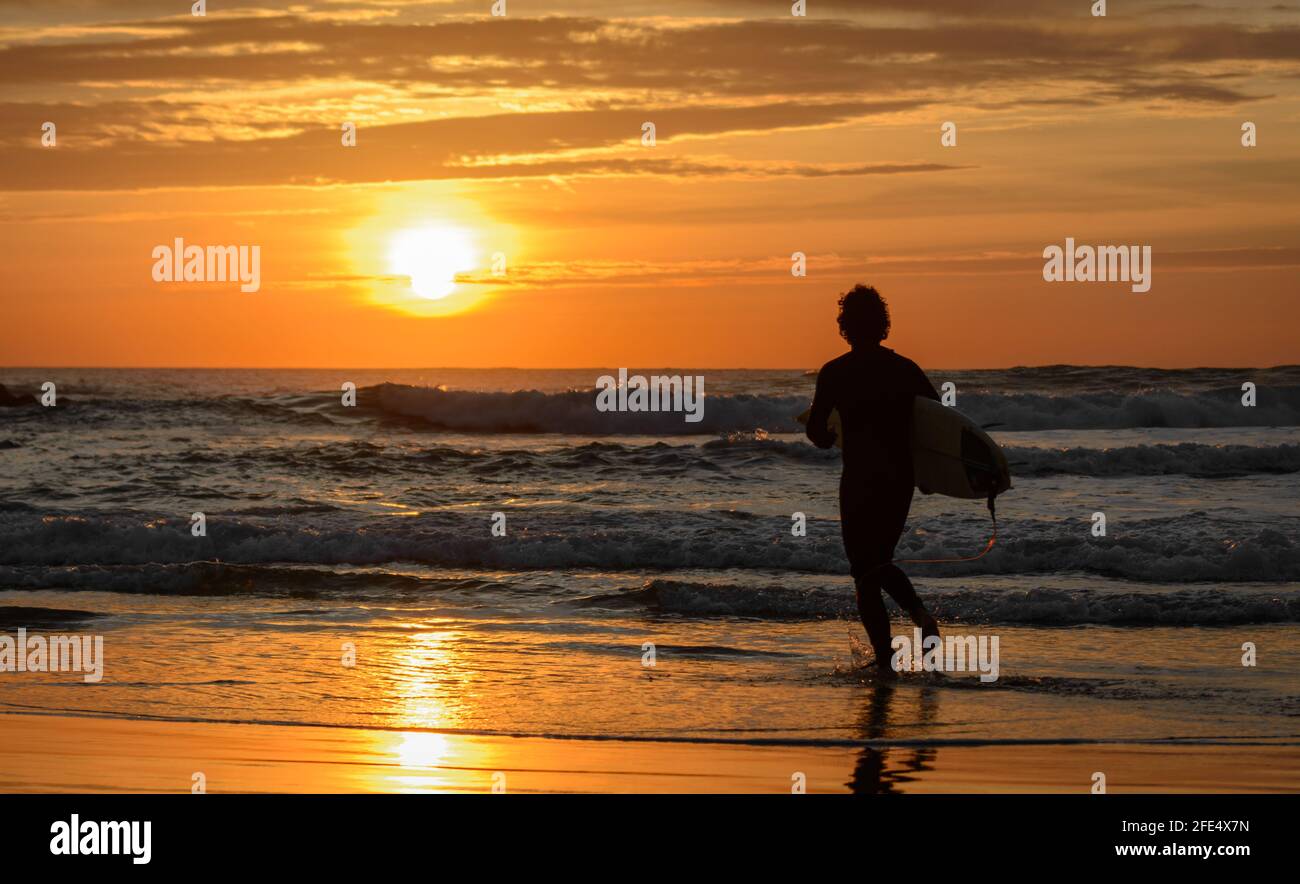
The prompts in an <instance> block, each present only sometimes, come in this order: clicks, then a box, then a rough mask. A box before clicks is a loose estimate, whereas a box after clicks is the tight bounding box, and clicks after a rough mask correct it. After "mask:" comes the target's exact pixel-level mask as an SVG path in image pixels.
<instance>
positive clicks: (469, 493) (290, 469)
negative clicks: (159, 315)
mask: <svg viewBox="0 0 1300 884" xmlns="http://www.w3.org/2000/svg"><path fill="white" fill-rule="evenodd" d="M632 371H633V372H634V373H635V372H639V373H642V374H651V373H661V374H685V373H689V374H692V375H702V376H703V377H704V379H705V396H706V398H705V406H704V413H703V420H701V421H700V422H698V423H688V422H686V421H684V420H683V416H682V415H681V414H674V413H602V412H598V411H597V410H596V409H595V408H594V399H595V393H594V387H595V384H596V380H597V378H598V377H599V376H600V375H603V374H615V373H616V372H617V370H616V369H583V370H564V371H549V370H547V371H542V370H516V369H494V370H468V369H424V370H391V371H387V370H355V371H353V370H162V369H159V370H144V369H141V370H107V369H57V370H55V369H48V370H46V369H4V370H0V382H2V383H4V384H5V386H6V387H7V388H8V389H9V391H10V392H11V393H16V392H35V393H37V394H38V395H39V392H40V387H41V384H42V383H44V382H46V381H52V382H54V383H55V385H56V389H57V395H58V403H59V406H58V407H57V408H53V409H51V408H41V407H38V406H28V407H18V408H0V618H3V619H2V620H0V627H2V628H3V630H6V631H7V633H8V634H10V635H12V634H14V632H15V630H16V629H17V628H18V627H20V626H21V627H26V628H27V629H28V630H29V631H43V632H46V633H56V634H58V633H77V634H94V635H100V636H102V637H103V641H104V677H103V679H102V680H101V681H99V682H97V683H87V682H86V681H85V680H84V679H82V678H81V677H80V676H77V675H75V674H70V673H67V672H48V673H27V674H26V677H24V678H15V677H12V676H3V675H0V709H3V710H7V711H10V712H45V713H64V714H67V713H92V714H102V715H113V716H129V717H137V718H160V719H168V720H172V719H175V720H187V721H222V722H261V723H272V724H275V723H283V724H308V725H350V726H360V727H370V728H405V729H419V728H427V729H431V730H435V731H449V732H470V733H492V734H505V735H515V734H523V735H533V736H544V737H545V736H551V737H557V738H559V737H576V736H588V737H595V738H601V739H615V738H621V739H633V740H642V739H656V740H680V741H686V742H698V741H706V742H714V741H734V742H745V743H755V744H772V743H780V744H799V743H801V742H803V743H807V744H809V745H821V744H835V745H839V744H843V745H856V744H863V745H866V744H879V743H881V742H882V741H883V742H884V743H890V744H896V745H898V746H900V747H912V749H913V750H914V751H915V752H916V753H918V754H917V757H918V758H919V759H921V760H920V761H918V762H917V763H922V764H923V763H924V753H925V751H926V748H927V747H930V746H934V745H944V744H961V745H986V744H987V745H991V744H998V743H1010V744H1015V743H1016V742H1017V741H1042V742H1048V743H1061V744H1068V743H1074V742H1085V743H1086V742H1090V741H1092V742H1105V741H1111V740H1128V741H1132V740H1139V741H1152V742H1157V743H1159V742H1179V743H1181V742H1188V741H1191V742H1255V743H1279V742H1280V743H1283V744H1287V743H1289V742H1290V741H1293V740H1294V739H1295V738H1296V737H1297V735H1298V733H1300V720H1298V719H1297V716H1300V697H1298V696H1297V694H1298V692H1297V690H1296V678H1295V673H1296V672H1297V671H1300V627H1298V626H1297V623H1298V622H1300V507H1297V500H1300V367H1297V366H1288V367H1280V368H1271V369H1253V368H1252V369H1232V370H1228V369H1192V370H1154V369H1139V368H1127V367H1109V366H1108V367H1079V366H1049V367H1039V368H1017V369H1007V370H981V371H943V370H930V371H929V372H928V374H929V376H930V378H931V380H932V381H933V382H934V383H935V385H936V386H939V385H941V384H943V383H945V382H951V383H952V384H954V385H955V390H956V396H957V402H956V405H957V407H958V408H959V409H961V410H962V411H963V412H965V413H966V414H968V415H970V416H971V417H972V418H974V419H975V420H976V421H978V422H980V423H982V424H988V425H991V426H990V429H989V432H990V434H991V435H992V436H993V437H994V438H995V439H996V440H997V441H998V442H999V443H1000V444H1001V445H1002V446H1004V448H1005V451H1006V454H1007V457H1008V459H1009V461H1010V462H1011V464H1012V474H1013V482H1014V487H1013V488H1012V489H1011V490H1010V491H1008V492H1006V493H1005V494H1004V495H1002V497H1000V498H999V500H998V542H997V544H996V545H995V546H994V548H993V549H992V551H991V552H990V553H989V554H988V555H987V556H985V557H983V558H981V559H979V560H978V561H973V562H964V563H941V564H929V565H909V566H907V568H906V570H907V571H908V573H909V574H910V575H911V577H912V579H913V581H914V582H915V584H916V586H917V589H918V592H919V593H920V595H921V596H922V598H923V599H924V601H925V602H926V604H927V606H928V607H929V608H930V609H931V611H932V612H933V613H934V614H935V615H936V616H937V617H938V619H939V620H940V623H941V626H942V629H943V630H944V632H945V633H950V634H958V635H982V636H997V637H998V639H999V649H1000V662H999V673H998V678H997V680H996V681H992V682H987V683H985V682H981V681H980V680H979V679H978V677H976V675H975V674H969V673H968V674H958V673H925V672H918V673H904V674H903V676H902V677H901V678H900V679H899V681H898V683H897V684H888V683H885V682H881V681H879V680H878V679H876V678H875V677H874V676H873V675H872V674H871V670H870V669H866V668H864V667H863V663H864V660H865V657H866V656H867V655H869V652H867V651H865V650H864V647H865V636H864V635H863V632H862V628H861V625H860V624H859V623H858V621H857V618H856V610H855V607H854V603H853V593H852V585H851V582H850V580H849V578H848V576H847V562H846V560H845V557H844V553H843V550H842V547H841V545H840V534H839V525H838V515H837V514H838V502H837V496H836V495H837V479H838V472H839V456H838V454H837V453H836V452H835V451H822V450H819V449H816V448H814V447H813V446H812V445H810V444H809V443H808V442H807V441H806V440H805V439H804V438H803V437H802V435H801V434H800V433H799V427H798V426H797V425H796V423H795V422H794V415H795V414H797V413H798V412H799V411H801V410H802V409H804V408H805V407H806V406H807V405H808V403H809V401H810V398H811V394H812V389H813V384H814V381H815V377H814V375H813V373H811V372H808V371H805V370H802V369H798V370H788V371H775V370H771V371H769V370H763V371H746V370H725V371H724V370H685V369H683V370H677V369H674V370H667V371H665V370H659V371H651V370H647V369H634V370H632ZM345 383H351V384H355V386H356V405H355V407H345V406H343V405H342V404H341V397H342V395H343V392H342V386H343V385H344V384H345ZM1244 383H1251V384H1254V385H1255V389H1256V396H1257V402H1256V404H1255V405H1254V406H1253V407H1248V406H1245V405H1243V404H1242V401H1241V400H1242V396H1243V393H1242V385H1243V384H1244ZM195 513H202V514H203V517H204V523H205V525H204V527H205V531H206V533H205V536H195V534H194V533H193V532H192V530H191V516H192V514H195ZM796 513H802V514H804V516H805V517H806V524H807V531H806V536H796V534H795V533H792V525H793V524H794V522H795V514H796ZM1097 513H1101V514H1103V515H1104V518H1105V529H1106V530H1105V535H1104V536H1097V535H1096V534H1095V533H1094V526H1095V525H1096V524H1097V519H1096V518H1095V516H1094V514H1097ZM502 517H503V518H502ZM494 525H497V526H498V527H499V526H501V525H504V533H503V536H497V535H494V532H493V526H494ZM989 531H990V523H989V518H988V513H987V511H986V510H985V507H984V505H983V502H981V501H963V500H955V499H951V498H942V497H929V496H924V495H921V494H920V493H919V492H918V493H917V494H916V497H915V500H914V503H913V508H912V515H911V519H910V520H909V523H908V528H907V531H906V533H905V535H904V537H903V540H902V542H901V543H900V545H899V550H898V555H899V556H900V557H905V558H954V557H961V556H970V555H973V554H975V553H977V552H978V551H979V550H981V549H982V548H983V547H984V545H985V543H986V541H987V539H988V537H989ZM497 533H498V534H501V531H500V530H499V531H498V532H497ZM891 606H892V603H891ZM891 610H893V613H894V615H895V618H896V619H895V623H894V631H895V633H896V634H909V635H910V634H911V626H910V624H908V623H906V622H905V621H904V620H903V618H902V617H901V615H900V614H899V612H898V611H897V610H896V609H893V608H892V607H891ZM1247 654H1253V656H1254V659H1253V661H1251V662H1253V665H1243V657H1244V656H1246V655H1247ZM650 664H653V665H650ZM891 776H900V777H905V776H906V772H905V770H904V771H903V772H897V771H896V772H895V773H893V774H891ZM877 785H879V784H877ZM886 785H887V784H886Z"/></svg>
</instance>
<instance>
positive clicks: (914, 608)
mask: <svg viewBox="0 0 1300 884" xmlns="http://www.w3.org/2000/svg"><path fill="white" fill-rule="evenodd" d="M878 573H879V575H880V586H881V588H882V589H884V590H885V592H887V593H889V597H890V598H892V599H893V600H894V601H895V602H897V603H898V606H899V607H900V608H902V609H903V610H904V611H906V612H907V614H908V616H909V617H911V618H912V622H913V623H915V624H916V625H917V626H919V627H921V637H922V638H929V637H930V636H932V635H936V636H937V635H938V634H939V624H938V623H936V622H935V620H934V618H933V617H931V616H930V612H929V611H927V610H926V609H925V605H924V604H922V602H921V599H920V597H919V596H918V595H917V594H916V589H915V588H914V587H913V586H912V581H910V580H908V579H907V575H906V574H904V573H903V569H902V568H900V567H898V566H897V565H894V564H889V565H885V566H884V567H882V568H881V569H880V570H879V572H878ZM882 607H883V605H882Z"/></svg>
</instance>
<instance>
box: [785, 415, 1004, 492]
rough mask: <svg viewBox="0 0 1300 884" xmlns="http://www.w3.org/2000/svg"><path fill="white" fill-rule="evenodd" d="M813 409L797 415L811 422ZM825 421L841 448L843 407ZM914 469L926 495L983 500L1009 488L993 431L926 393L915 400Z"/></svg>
mask: <svg viewBox="0 0 1300 884" xmlns="http://www.w3.org/2000/svg"><path fill="white" fill-rule="evenodd" d="M809 411H811V409H810V410H809ZM809 411H805V412H804V413H803V414H801V415H799V416H798V417H797V418H795V420H797V421H799V423H801V424H807V423H808V414H809ZM826 423H827V426H829V427H830V428H831V429H832V430H834V431H835V445H836V447H837V448H842V447H843V446H844V430H843V427H842V425H841V424H840V415H839V412H838V411H835V410H834V409H832V410H831V414H830V419H829V420H828V421H827V422H826ZM912 468H913V476H914V480H915V482H916V487H917V488H920V489H921V491H922V492H924V493H925V494H944V495H947V496H948V497H963V498H979V499H983V498H987V497H994V496H996V495H998V494H1001V493H1002V492H1003V491H1006V490H1007V489H1008V488H1010V487H1011V469H1010V467H1008V466H1007V458H1006V456H1005V455H1004V454H1003V453H1002V449H1001V448H999V447H998V444H997V443H996V442H994V441H993V440H992V439H990V438H989V434H988V433H986V432H984V430H982V429H981V428H980V427H979V425H978V424H976V423H975V422H974V421H972V420H971V419H970V418H968V417H966V415H964V414H962V413H961V412H960V411H958V410H957V409H955V408H949V407H947V406H945V405H941V404H940V403H938V402H935V401H934V400H933V399H926V398H924V397H922V396H917V397H916V399H915V400H914V401H913V405H912Z"/></svg>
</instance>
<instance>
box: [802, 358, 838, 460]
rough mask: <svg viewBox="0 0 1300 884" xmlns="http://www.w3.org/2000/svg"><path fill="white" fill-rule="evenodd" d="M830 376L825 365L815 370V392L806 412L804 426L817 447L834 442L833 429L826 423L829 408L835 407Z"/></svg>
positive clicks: (829, 414)
mask: <svg viewBox="0 0 1300 884" xmlns="http://www.w3.org/2000/svg"><path fill="white" fill-rule="evenodd" d="M830 376H831V372H830V371H829V370H828V368H827V367H825V366H824V367H823V368H822V370H821V371H819V372H817V392H816V393H814V394H813V404H812V411H810V412H809V413H808V426H807V427H806V428H805V431H806V432H807V433H808V439H809V440H810V441H811V442H812V444H814V445H816V446H817V447H818V448H830V447H831V446H832V445H834V444H835V431H834V430H832V429H831V428H830V427H828V426H827V425H826V422H827V421H828V420H830V416H831V409H833V408H834V407H835V398H834V394H833V392H832V390H833V386H832V383H831V378H830Z"/></svg>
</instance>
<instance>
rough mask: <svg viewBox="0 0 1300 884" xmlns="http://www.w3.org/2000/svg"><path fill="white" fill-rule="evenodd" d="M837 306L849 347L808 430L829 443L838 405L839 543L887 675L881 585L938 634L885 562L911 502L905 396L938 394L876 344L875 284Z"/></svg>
mask: <svg viewBox="0 0 1300 884" xmlns="http://www.w3.org/2000/svg"><path fill="white" fill-rule="evenodd" d="M839 305H840V315H839V318H838V322H839V326H840V334H841V335H842V336H843V337H844V339H845V340H847V341H848V342H849V346H850V347H851V348H852V349H851V350H850V351H849V352H848V353H845V354H844V355H843V356H840V357H838V358H836V359H832V360H831V361H830V362H828V363H826V365H824V366H823V367H822V370H821V371H820V372H819V373H818V375H817V392H816V394H815V395H814V397H813V405H812V411H811V413H810V414H809V416H808V438H809V439H810V440H812V442H813V444H814V445H816V446H817V447H818V448H830V447H831V446H832V445H834V444H835V431H834V430H833V429H831V428H830V427H829V426H828V425H827V420H828V419H829V417H830V413H831V409H836V410H838V411H839V415H840V425H841V434H842V437H843V438H842V444H843V446H844V472H843V473H842V474H841V476H840V528H841V531H842V532H843V535H844V551H845V552H846V553H847V554H848V558H849V566H850V571H851V573H852V574H853V582H854V586H855V588H856V590H857V598H858V614H859V616H861V617H862V625H863V626H864V627H866V630H867V638H868V639H869V640H870V641H871V647H872V649H873V650H874V651H875V653H876V660H875V665H876V666H877V667H878V668H879V669H880V670H881V672H882V673H887V674H892V673H893V670H892V669H891V668H890V667H889V660H890V657H891V656H892V654H893V650H892V648H891V647H890V634H889V614H888V612H886V610H885V602H884V599H883V598H881V595H880V592H881V590H884V591H885V592H887V593H889V595H890V597H891V598H893V600H894V601H895V602H897V603H898V605H899V607H901V608H902V609H903V610H904V611H906V612H907V613H908V614H909V615H910V616H911V618H912V622H913V623H915V624H916V625H917V626H919V627H921V631H922V634H923V635H924V636H926V637H928V636H931V635H938V634H939V627H938V624H937V623H935V620H934V618H933V617H931V616H930V613H929V612H928V611H926V610H925V606H924V605H923V604H921V600H920V599H919V598H918V597H917V595H916V590H915V589H913V588H912V582H911V581H910V580H908V579H907V575H906V574H904V573H903V571H902V569H900V568H899V567H898V566H897V565H895V564H893V559H894V547H895V546H897V545H898V539H899V537H901V536H902V534H903V526H904V524H905V523H906V522H907V511H908V509H909V508H910V507H911V505H912V487H913V481H912V440H911V434H912V400H913V398H914V397H916V396H928V397H929V398H931V399H935V400H938V399H939V394H938V393H936V392H935V389H934V386H933V385H932V384H931V383H930V381H929V379H928V378H927V377H926V376H925V374H924V372H922V371H921V369H920V368H918V367H917V365H916V363H915V362H913V361H912V360H910V359H906V358H904V357H902V356H899V355H898V354H897V353H895V352H894V351H893V350H890V349H888V348H887V347H882V346H881V345H880V342H881V341H883V340H884V339H885V338H886V337H887V336H888V335H889V307H888V306H887V305H886V304H885V301H884V299H883V298H881V297H880V294H879V292H877V291H876V290H875V289H874V288H871V287H870V286H865V285H857V286H854V288H853V289H852V290H851V291H849V292H847V293H845V294H844V295H843V296H842V297H841V298H840V301H839Z"/></svg>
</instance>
